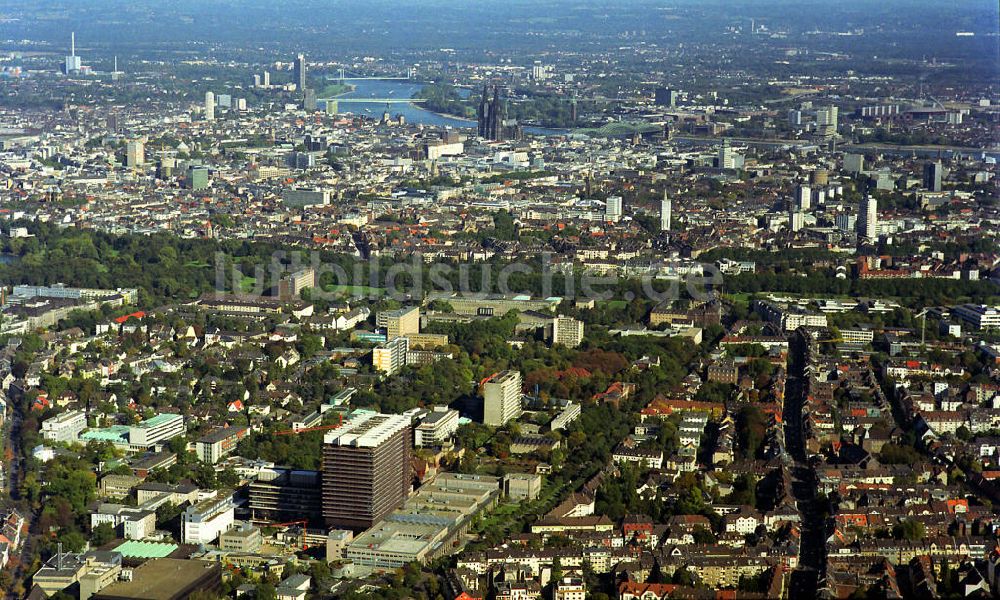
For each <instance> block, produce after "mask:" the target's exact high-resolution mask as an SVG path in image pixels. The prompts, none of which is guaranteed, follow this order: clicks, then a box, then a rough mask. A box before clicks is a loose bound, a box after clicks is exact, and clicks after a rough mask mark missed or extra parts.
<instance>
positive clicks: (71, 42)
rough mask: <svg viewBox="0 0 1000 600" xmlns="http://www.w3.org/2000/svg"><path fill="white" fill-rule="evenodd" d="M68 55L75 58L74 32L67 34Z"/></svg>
mask: <svg viewBox="0 0 1000 600" xmlns="http://www.w3.org/2000/svg"><path fill="white" fill-rule="evenodd" d="M69 55H70V56H76V32H75V31H71V32H70V33H69Z"/></svg>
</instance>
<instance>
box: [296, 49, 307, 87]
mask: <svg viewBox="0 0 1000 600" xmlns="http://www.w3.org/2000/svg"><path fill="white" fill-rule="evenodd" d="M295 85H296V86H297V89H298V90H299V91H300V92H304V91H305V89H306V87H307V86H306V57H305V56H303V55H301V54H299V55H298V56H296V57H295Z"/></svg>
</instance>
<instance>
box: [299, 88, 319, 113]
mask: <svg viewBox="0 0 1000 600" xmlns="http://www.w3.org/2000/svg"><path fill="white" fill-rule="evenodd" d="M302 108H303V109H304V110H307V111H309V112H313V111H315V110H316V90H310V89H308V88H307V89H306V90H305V91H303V92H302Z"/></svg>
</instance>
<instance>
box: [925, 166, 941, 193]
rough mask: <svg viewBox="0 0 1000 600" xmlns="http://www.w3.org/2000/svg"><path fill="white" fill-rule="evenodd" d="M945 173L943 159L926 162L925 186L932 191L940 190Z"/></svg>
mask: <svg viewBox="0 0 1000 600" xmlns="http://www.w3.org/2000/svg"><path fill="white" fill-rule="evenodd" d="M943 174H944V167H943V166H942V165H941V161H934V162H926V163H924V188H925V189H927V190H929V191H931V192H940V191H941V179H942V176H943Z"/></svg>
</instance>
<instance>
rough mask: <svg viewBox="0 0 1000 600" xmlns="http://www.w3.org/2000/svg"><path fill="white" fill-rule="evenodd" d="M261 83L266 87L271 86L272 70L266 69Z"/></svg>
mask: <svg viewBox="0 0 1000 600" xmlns="http://www.w3.org/2000/svg"><path fill="white" fill-rule="evenodd" d="M261 85H263V86H264V87H266V88H269V87H271V72H270V71H264V73H263V77H261Z"/></svg>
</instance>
